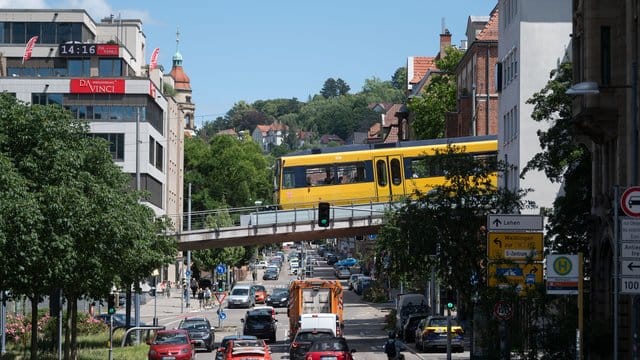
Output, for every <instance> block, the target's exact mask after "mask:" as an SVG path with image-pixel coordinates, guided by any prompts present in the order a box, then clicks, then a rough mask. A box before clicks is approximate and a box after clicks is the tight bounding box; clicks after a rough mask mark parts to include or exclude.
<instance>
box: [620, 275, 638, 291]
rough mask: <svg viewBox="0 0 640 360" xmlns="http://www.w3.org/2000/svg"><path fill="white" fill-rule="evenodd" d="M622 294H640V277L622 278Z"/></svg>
mask: <svg viewBox="0 0 640 360" xmlns="http://www.w3.org/2000/svg"><path fill="white" fill-rule="evenodd" d="M619 289H620V294H640V279H639V278H635V277H631V278H627V277H622V278H620V288H619Z"/></svg>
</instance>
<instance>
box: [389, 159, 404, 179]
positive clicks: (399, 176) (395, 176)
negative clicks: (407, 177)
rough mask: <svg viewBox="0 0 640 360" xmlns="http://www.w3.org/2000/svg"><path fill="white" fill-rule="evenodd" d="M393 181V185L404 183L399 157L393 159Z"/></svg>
mask: <svg viewBox="0 0 640 360" xmlns="http://www.w3.org/2000/svg"><path fill="white" fill-rule="evenodd" d="M391 183H392V184H393V185H400V184H401V183H402V174H401V171H400V160H398V159H391Z"/></svg>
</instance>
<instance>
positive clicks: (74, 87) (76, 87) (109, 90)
mask: <svg viewBox="0 0 640 360" xmlns="http://www.w3.org/2000/svg"><path fill="white" fill-rule="evenodd" d="M124 84H125V82H124V79H71V82H70V87H69V92H70V93H72V94H124Z"/></svg>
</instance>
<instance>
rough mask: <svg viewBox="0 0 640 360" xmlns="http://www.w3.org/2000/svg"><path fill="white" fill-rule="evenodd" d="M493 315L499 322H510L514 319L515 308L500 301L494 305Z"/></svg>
mask: <svg viewBox="0 0 640 360" xmlns="http://www.w3.org/2000/svg"><path fill="white" fill-rule="evenodd" d="M493 315H495V317H496V318H498V320H503V321H506V320H510V319H511V318H512V317H513V306H511V304H510V303H508V302H506V301H504V300H498V301H496V303H495V305H493Z"/></svg>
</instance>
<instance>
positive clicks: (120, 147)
mask: <svg viewBox="0 0 640 360" xmlns="http://www.w3.org/2000/svg"><path fill="white" fill-rule="evenodd" d="M115 142H116V155H115V158H114V159H115V160H120V161H124V134H116V139H115Z"/></svg>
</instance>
